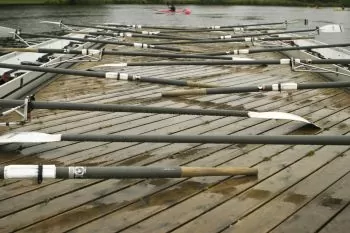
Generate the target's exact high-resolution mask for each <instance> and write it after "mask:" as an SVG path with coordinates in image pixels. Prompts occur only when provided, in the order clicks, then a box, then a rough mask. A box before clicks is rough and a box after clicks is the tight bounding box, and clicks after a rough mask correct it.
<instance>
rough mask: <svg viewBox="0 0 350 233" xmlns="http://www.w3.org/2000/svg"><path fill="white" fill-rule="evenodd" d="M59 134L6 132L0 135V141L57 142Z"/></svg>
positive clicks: (59, 138) (59, 137)
mask: <svg viewBox="0 0 350 233" xmlns="http://www.w3.org/2000/svg"><path fill="white" fill-rule="evenodd" d="M59 141H61V134H46V133H39V132H18V133H8V134H4V135H1V136H0V143H21V142H33V143H36V142H59Z"/></svg>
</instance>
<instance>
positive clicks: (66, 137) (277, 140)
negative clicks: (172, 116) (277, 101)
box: [61, 134, 350, 145]
mask: <svg viewBox="0 0 350 233" xmlns="http://www.w3.org/2000/svg"><path fill="white" fill-rule="evenodd" d="M61 141H86V142H88V141H93V142H153V143H212V144H274V145H277V144H282V145H350V136H309V135H307V136H306V135H303V136H299V135H288V136H286V135H279V136H202V135H200V136H195V135H88V134H85V135H78V134H62V135H61Z"/></svg>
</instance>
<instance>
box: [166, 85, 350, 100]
mask: <svg viewBox="0 0 350 233" xmlns="http://www.w3.org/2000/svg"><path fill="white" fill-rule="evenodd" d="M345 87H350V81H348V82H322V83H276V84H272V85H260V86H246V87H223V88H202V89H192V90H178V91H167V92H162V96H167V97H170V96H182V95H212V94H232V93H243V92H260V91H293V90H303V89H320V88H345Z"/></svg>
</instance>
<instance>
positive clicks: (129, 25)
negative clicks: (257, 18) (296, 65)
mask: <svg viewBox="0 0 350 233" xmlns="http://www.w3.org/2000/svg"><path fill="white" fill-rule="evenodd" d="M289 23H291V22H289ZM104 24H105V25H107V26H114V27H131V28H135V29H141V28H154V29H169V30H186V29H189V30H192V29H211V28H213V29H219V28H234V27H251V26H269V25H280V24H284V25H285V24H288V21H283V22H274V23H256V24H240V25H231V26H230V25H225V26H208V27H191V28H188V27H185V26H171V27H170V26H159V25H140V24H118V23H104Z"/></svg>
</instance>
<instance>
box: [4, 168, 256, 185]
mask: <svg viewBox="0 0 350 233" xmlns="http://www.w3.org/2000/svg"><path fill="white" fill-rule="evenodd" d="M257 174H258V170H257V168H249V167H153V166H148V167H135V166H120V167H85V166H74V167H56V166H55V165H8V166H1V167H0V179H34V178H36V179H38V181H39V180H40V182H41V181H42V180H43V179H47V178H48V179H147V178H181V177H199V176H232V175H257Z"/></svg>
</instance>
